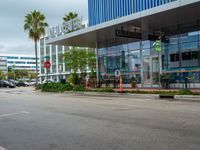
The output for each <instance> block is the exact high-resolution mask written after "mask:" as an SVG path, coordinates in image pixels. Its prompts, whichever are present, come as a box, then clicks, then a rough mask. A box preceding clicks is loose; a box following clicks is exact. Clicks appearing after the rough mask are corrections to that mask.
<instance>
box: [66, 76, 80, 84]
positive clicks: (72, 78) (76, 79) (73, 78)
mask: <svg viewBox="0 0 200 150" xmlns="http://www.w3.org/2000/svg"><path fill="white" fill-rule="evenodd" d="M67 80H68V82H70V83H71V84H73V85H79V84H80V79H79V77H78V75H77V74H71V75H70V76H69V77H68V79H67Z"/></svg>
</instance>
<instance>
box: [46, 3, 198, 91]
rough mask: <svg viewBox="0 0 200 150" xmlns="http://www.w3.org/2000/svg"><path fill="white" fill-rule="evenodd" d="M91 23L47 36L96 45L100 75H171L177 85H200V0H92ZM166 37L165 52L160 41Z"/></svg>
mask: <svg viewBox="0 0 200 150" xmlns="http://www.w3.org/2000/svg"><path fill="white" fill-rule="evenodd" d="M88 8H89V9H88V12H89V14H88V18H89V21H88V22H89V26H88V27H87V28H84V29H81V30H78V31H75V32H70V33H64V34H59V35H58V34H57V35H56V36H54V37H51V38H49V39H48V40H47V43H48V44H56V45H65V46H79V47H90V48H95V49H96V52H97V55H98V64H97V66H98V67H97V78H98V80H99V81H100V82H104V81H105V80H106V81H108V80H110V81H113V80H114V79H115V78H116V77H115V75H114V73H115V71H116V70H120V72H121V75H122V78H123V83H124V84H126V85H127V86H130V83H131V79H132V78H133V77H134V78H136V80H137V84H138V86H139V87H159V80H160V75H161V76H165V75H170V79H168V82H169V83H171V84H170V87H171V88H173V87H174V88H177V87H179V88H182V87H184V86H186V84H185V82H190V83H191V84H190V86H191V87H199V86H200V11H199V10H200V1H199V0H88ZM158 41H160V47H161V48H160V51H159V52H158V51H157V50H156V46H155V43H156V42H158Z"/></svg>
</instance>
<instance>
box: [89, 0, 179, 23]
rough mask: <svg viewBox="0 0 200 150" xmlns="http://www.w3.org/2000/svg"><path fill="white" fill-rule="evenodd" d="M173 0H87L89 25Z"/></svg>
mask: <svg viewBox="0 0 200 150" xmlns="http://www.w3.org/2000/svg"><path fill="white" fill-rule="evenodd" d="M173 1H176V0H88V14H89V26H93V25H97V24H100V23H103V22H106V21H109V20H113V19H117V18H119V17H123V16H127V15H130V14H133V13H137V12H140V11H143V10H147V9H151V8H154V7H158V6H160V5H163V4H166V3H170V2H173Z"/></svg>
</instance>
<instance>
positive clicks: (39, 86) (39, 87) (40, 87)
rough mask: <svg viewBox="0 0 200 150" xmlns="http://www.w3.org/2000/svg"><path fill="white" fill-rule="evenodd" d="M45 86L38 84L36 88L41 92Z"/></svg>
mask: <svg viewBox="0 0 200 150" xmlns="http://www.w3.org/2000/svg"><path fill="white" fill-rule="evenodd" d="M43 85H44V84H38V85H36V86H35V88H36V90H41V89H42V88H43Z"/></svg>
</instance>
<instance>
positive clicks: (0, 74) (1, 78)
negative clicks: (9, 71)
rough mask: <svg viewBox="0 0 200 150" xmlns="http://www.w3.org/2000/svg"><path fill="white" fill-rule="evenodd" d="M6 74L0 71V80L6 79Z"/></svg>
mask: <svg viewBox="0 0 200 150" xmlns="http://www.w3.org/2000/svg"><path fill="white" fill-rule="evenodd" d="M5 77H6V76H5V74H4V73H3V71H1V70H0V80H3V79H5Z"/></svg>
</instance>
